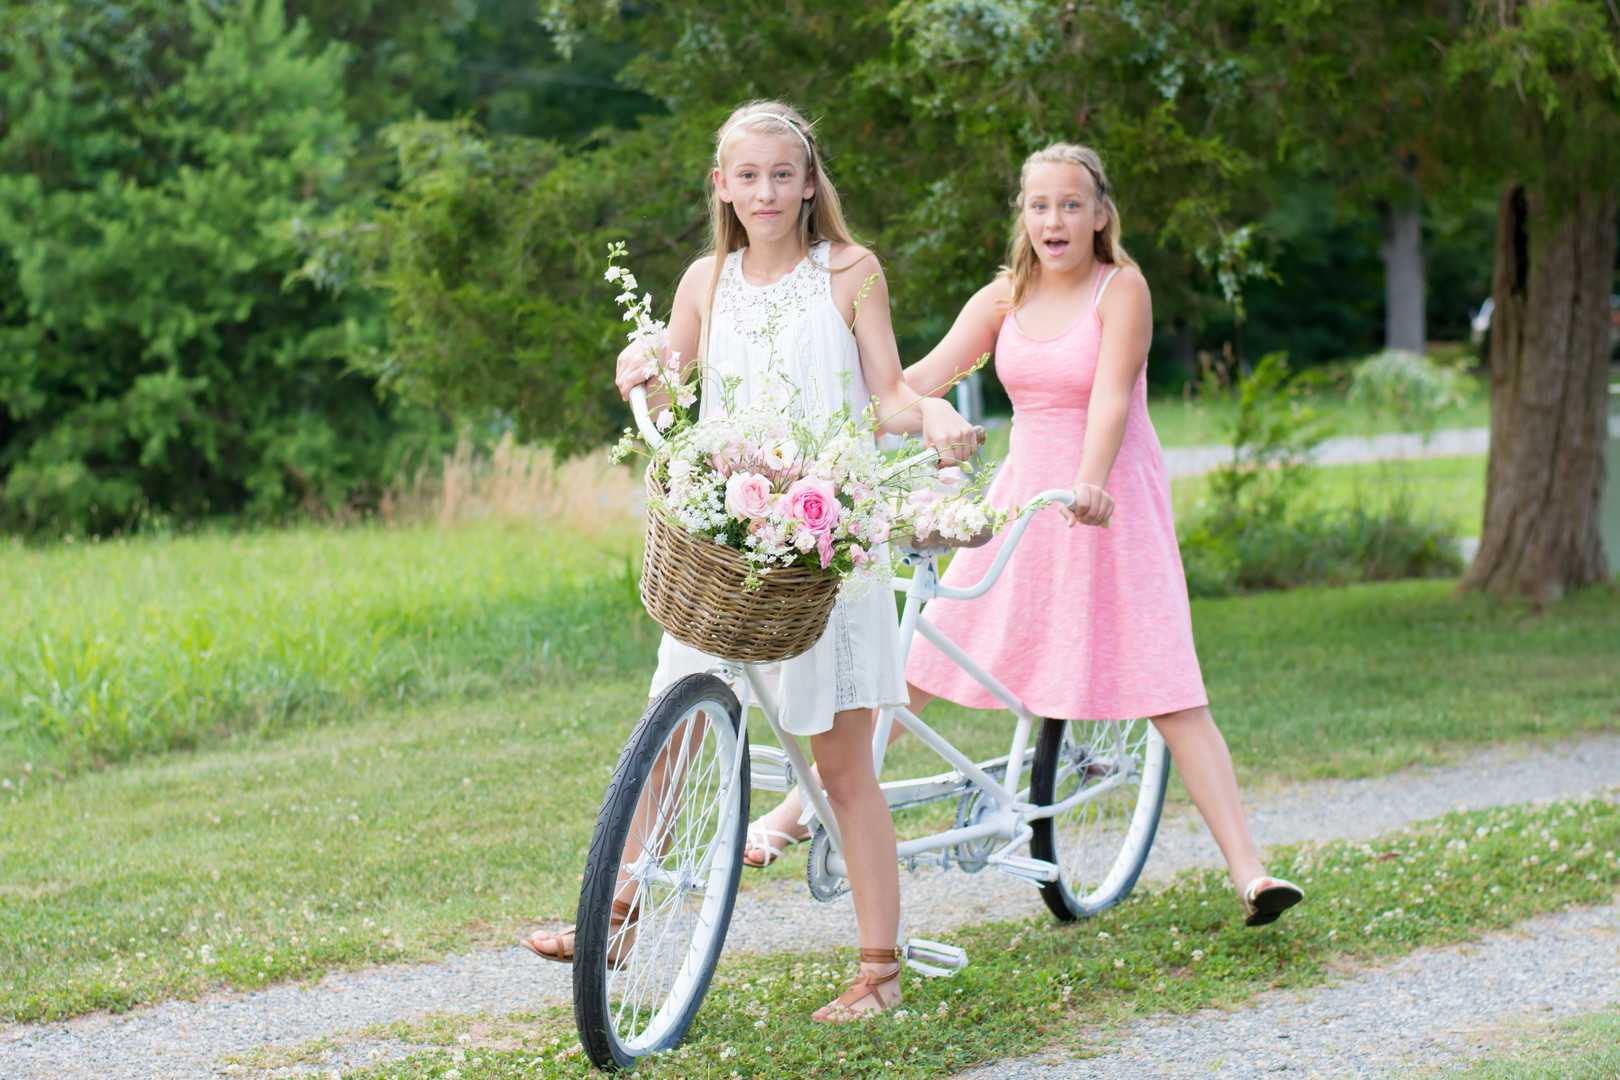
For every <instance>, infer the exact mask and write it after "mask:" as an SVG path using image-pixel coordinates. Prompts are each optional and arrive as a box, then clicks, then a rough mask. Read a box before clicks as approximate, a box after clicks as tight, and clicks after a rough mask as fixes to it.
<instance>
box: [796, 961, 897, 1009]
mask: <svg viewBox="0 0 1620 1080" xmlns="http://www.w3.org/2000/svg"><path fill="white" fill-rule="evenodd" d="M902 955H903V954H902V953H901V951H900V948H899V947H898V946H896V947H894V948H892V949H862V950H861V963H863V964H893V965H894V970H893V971H892V972H890V973H889V974H887V975H874V974H872V973H871V972H867V971H863V972H861V974H860V975H859V976H858V977H857V978H856V979H855V981H854V982H852V983H850V984H849V986H848V987H846V988H845V990H844V992H843V993H842V994H840V995H838V999H837V1000H836V1001H830V1002H828V1003H827V1004H825V1005H823V1006H822V1007H821V1008H819V1009H817V1010H816V1011H815V1012H814V1013H813V1014H812V1015H811V1017H810V1019H812V1020H815V1021H816V1022H818V1023H822V1024H845V1023H848V1022H849V1021H851V1020H860V1019H863V1018H865V1017H868V1016H876V1015H877V1014H878V1013H881V1012H888V1011H889V1010H890V1009H892V1008H895V1007H896V1006H897V1005H899V1004H900V960H901V957H902ZM891 983H892V984H894V989H895V995H894V1000H892V1001H884V1000H883V994H882V992H881V991H882V988H883V987H886V986H888V985H890V984H891ZM867 998H871V999H872V1000H873V1001H874V1002H876V1003H877V1004H876V1007H875V1008H857V1006H859V1005H860V1004H861V1002H863V1001H865V1000H866V999H867Z"/></svg>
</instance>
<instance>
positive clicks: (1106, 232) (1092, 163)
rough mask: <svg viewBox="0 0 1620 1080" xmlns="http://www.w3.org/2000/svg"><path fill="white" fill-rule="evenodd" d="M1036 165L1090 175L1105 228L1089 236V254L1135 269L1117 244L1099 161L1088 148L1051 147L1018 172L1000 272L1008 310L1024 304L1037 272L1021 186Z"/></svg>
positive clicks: (1115, 219) (1115, 213)
mask: <svg viewBox="0 0 1620 1080" xmlns="http://www.w3.org/2000/svg"><path fill="white" fill-rule="evenodd" d="M1037 165H1078V166H1080V167H1081V168H1082V169H1084V170H1086V172H1088V173H1090V174H1091V194H1092V198H1094V199H1100V200H1101V202H1102V207H1103V209H1104V210H1106V211H1107V212H1108V224H1107V225H1105V226H1103V227H1102V228H1101V229H1100V230H1098V231H1097V232H1094V233H1092V243H1091V250H1092V253H1093V254H1094V255H1096V257H1097V261H1099V262H1103V263H1113V264H1115V265H1118V266H1135V265H1136V260H1135V259H1133V258H1131V257H1130V256H1129V255H1127V254H1126V253H1125V248H1124V246H1123V245H1121V244H1120V242H1119V207H1117V206H1115V205H1114V193H1113V190H1112V189H1111V188H1110V187H1109V186H1108V174H1107V173H1106V172H1105V171H1103V163H1102V158H1101V157H1100V156H1099V155H1098V154H1097V151H1095V150H1093V149H1092V148H1091V147H1089V146H1081V145H1079V144H1078V143H1053V144H1052V145H1051V146H1048V147H1045V148H1044V149H1041V150H1037V151H1035V152H1034V153H1033V154H1031V155H1029V157H1027V158H1025V159H1024V165H1023V167H1022V168H1021V169H1019V171H1018V194H1017V196H1016V197H1014V199H1013V220H1012V237H1011V239H1010V240H1009V242H1008V244H1007V265H1006V266H1003V267H1002V268H1001V272H1002V273H1004V274H1006V275H1007V280H1008V281H1009V282H1010V283H1011V285H1012V301H1011V306H1012V307H1014V308H1016V307H1018V305H1020V304H1022V303H1023V302H1024V297H1025V296H1026V295H1027V294H1028V292H1029V287H1030V286H1031V285H1033V284H1034V282H1035V279H1036V277H1038V276H1039V275H1040V272H1041V260H1040V256H1038V255H1036V254H1035V245H1034V244H1033V243H1031V242H1030V239H1029V230H1028V229H1026V228H1024V184H1025V182H1026V181H1027V180H1028V179H1029V170H1031V169H1033V168H1034V167H1035V166H1037Z"/></svg>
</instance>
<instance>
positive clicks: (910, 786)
mask: <svg viewBox="0 0 1620 1080" xmlns="http://www.w3.org/2000/svg"><path fill="white" fill-rule="evenodd" d="M1072 498H1073V496H1072V494H1070V493H1069V492H1067V491H1048V492H1044V493H1042V494H1041V495H1040V496H1039V497H1037V499H1036V500H1034V501H1033V502H1032V503H1031V504H1030V506H1029V507H1028V508H1027V509H1026V510H1025V511H1024V513H1023V514H1022V515H1020V517H1019V519H1018V521H1017V522H1016V523H1015V524H1014V525H1013V527H1012V528H1011V530H1009V531H1008V533H1007V535H1006V538H1005V540H1004V541H1003V543H1002V546H1001V550H1000V551H998V552H997V554H996V558H995V559H994V560H993V561H992V563H991V565H990V568H989V569H988V570H987V571H986V573H985V575H984V578H983V579H982V580H981V581H979V582H978V583H977V584H975V585H973V586H971V587H969V588H952V587H950V586H947V585H944V584H942V583H941V581H940V577H939V562H938V554H939V553H938V552H933V551H923V552H915V553H909V554H907V555H906V556H905V557H904V560H905V562H906V563H907V564H908V565H911V566H912V567H914V571H913V574H912V576H911V577H910V578H900V579H897V580H896V581H895V582H894V588H895V591H896V592H899V593H902V594H904V595H905V596H906V604H905V608H904V610H903V613H902V615H901V620H900V652H901V656H902V657H904V656H906V655H908V654H909V652H910V650H911V643H912V641H913V640H914V638H915V636H916V635H917V634H919V633H920V634H922V636H923V637H924V638H926V639H927V640H928V641H930V642H931V643H933V645H934V646H935V647H936V648H938V649H939V650H940V651H941V652H943V653H944V654H945V655H946V656H947V657H949V658H950V659H951V661H952V662H953V663H955V664H956V665H957V666H958V667H960V668H961V669H962V670H963V671H964V672H966V673H967V674H968V675H970V676H971V677H972V678H973V679H974V680H975V681H976V682H978V683H979V684H980V685H981V686H983V687H984V688H985V689H986V690H987V691H988V692H989V693H990V694H992V695H993V696H994V697H995V698H996V700H998V701H1000V702H1001V703H1002V704H1004V705H1005V706H1006V707H1007V709H1008V711H1010V712H1011V713H1013V715H1014V716H1015V717H1016V723H1015V725H1014V729H1013V735H1012V741H1011V744H1010V746H1009V747H1008V750H1007V753H1006V755H1005V756H1003V757H999V758H993V759H991V760H988V761H983V762H975V761H973V760H972V759H970V758H968V757H967V756H966V755H965V754H963V753H962V752H961V751H960V750H959V749H957V748H956V746H955V745H953V744H952V743H951V742H950V740H948V739H947V738H945V737H944V736H943V735H941V734H940V733H938V732H937V731H935V730H934V729H933V728H931V727H929V726H928V725H927V724H926V723H924V722H923V721H922V719H921V718H919V717H917V716H916V715H914V714H913V713H912V712H911V710H910V709H908V708H906V707H904V706H896V707H893V708H885V709H882V710H880V711H879V714H878V720H877V726H876V730H875V731H874V733H873V738H872V759H873V765H874V768H875V771H877V772H879V773H881V771H882V768H883V758H884V751H885V750H886V748H887V746H888V741H889V732H890V730H891V728H892V725H893V723H894V722H895V721H898V722H899V723H900V724H901V726H903V727H904V728H905V729H906V730H907V731H910V732H911V733H912V734H913V735H916V736H917V738H918V739H920V740H921V741H922V742H923V743H924V744H925V745H926V746H928V747H929V748H930V749H931V750H933V751H934V753H936V754H938V755H939V756H940V757H941V758H942V759H944V761H945V762H946V763H947V764H948V765H950V766H951V769H952V771H950V772H945V773H939V774H936V775H934V776H927V777H919V778H914V779H907V780H898V781H891V782H889V783H885V784H882V785H881V787H882V789H883V792H884V795H885V797H886V798H887V800H888V803H889V805H890V807H891V808H895V807H900V806H911V805H917V804H920V803H925V802H933V801H936V800H938V799H943V798H950V797H952V796H954V795H959V794H962V793H965V792H967V791H972V790H977V791H979V792H982V793H983V795H984V796H985V797H986V798H988V799H989V800H990V802H991V804H992V806H993V807H994V809H993V810H992V811H991V812H989V813H988V814H986V816H985V819H984V820H983V821H980V822H978V823H975V824H969V825H963V826H958V827H955V828H951V829H946V830H944V831H942V832H938V833H933V834H931V835H928V836H923V837H918V838H915V839H912V840H904V841H901V842H900V843H899V844H898V845H897V854H898V855H899V857H900V858H901V859H902V860H909V861H912V862H915V861H916V860H917V858H918V857H919V856H923V855H926V854H928V853H930V852H936V851H945V850H948V849H950V848H953V847H955V846H956V845H958V844H964V843H972V842H975V841H981V840H985V839H988V838H995V839H1000V840H1003V841H1005V843H1003V844H1002V845H1001V846H1000V847H998V848H997V849H996V850H995V851H994V852H992V853H991V854H990V855H989V856H988V858H987V862H988V863H989V864H990V865H993V866H998V867H999V868H1001V869H1004V870H1007V871H1009V872H1013V873H1016V874H1018V875H1019V876H1025V877H1038V878H1041V879H1047V880H1049V879H1050V874H1049V873H1048V872H1047V871H1046V866H1045V865H1042V866H1038V867H1037V866H1035V865H1032V864H1035V863H1036V860H1032V859H1019V858H1017V857H1016V856H1014V855H1013V852H1015V851H1016V850H1017V849H1018V848H1019V847H1021V846H1022V845H1023V844H1025V843H1027V842H1028V840H1029V838H1030V835H1031V833H1032V830H1031V829H1030V826H1029V823H1030V822H1032V821H1037V820H1040V819H1042V818H1048V817H1053V816H1055V815H1058V814H1063V813H1067V812H1068V811H1069V810H1071V809H1073V808H1074V807H1076V806H1078V805H1080V804H1082V803H1085V802H1089V801H1091V800H1093V799H1097V798H1099V797H1101V796H1103V795H1106V794H1107V793H1108V792H1109V791H1111V790H1113V789H1114V788H1116V787H1120V786H1123V785H1124V784H1126V783H1128V782H1129V781H1130V779H1131V776H1130V775H1129V774H1127V773H1116V774H1115V775H1114V776H1111V777H1108V778H1106V779H1104V780H1102V781H1100V782H1098V783H1096V784H1090V785H1087V786H1085V787H1083V788H1082V789H1081V790H1079V791H1077V792H1075V793H1074V794H1073V795H1071V796H1069V797H1068V798H1066V799H1063V800H1062V801H1060V802H1057V803H1052V804H1050V805H1045V806H1035V805H1033V804H1031V803H1030V802H1029V801H1028V800H1027V795H1028V791H1027V789H1025V788H1022V787H1021V786H1020V783H1021V780H1022V775H1023V767H1024V765H1025V763H1027V762H1028V760H1029V755H1030V752H1031V751H1030V749H1029V746H1030V737H1031V734H1032V733H1033V729H1034V725H1035V722H1036V720H1038V719H1040V718H1039V717H1037V716H1035V714H1034V713H1032V712H1031V711H1030V710H1029V708H1028V707H1027V706H1026V705H1025V704H1024V703H1023V702H1022V701H1021V700H1019V698H1018V697H1017V695H1015V694H1014V693H1013V692H1012V691H1011V690H1009V689H1007V687H1006V686H1004V685H1003V684H1002V683H1001V682H1000V680H998V679H997V678H996V677H995V676H994V675H992V674H990V673H989V672H987V671H985V670H984V669H983V668H982V667H980V666H979V665H978V664H977V663H975V662H974V660H973V658H972V657H970V656H968V655H967V654H966V653H965V652H963V651H962V649H961V648H960V647H959V646H957V644H956V643H955V642H953V641H951V640H950V638H948V637H946V636H945V634H944V633H943V632H941V631H940V630H939V629H938V628H937V627H935V626H934V625H933V624H932V623H930V622H929V621H928V620H927V619H926V618H924V617H923V615H922V607H923V605H924V604H925V603H927V601H929V600H931V599H933V598H934V597H946V598H950V599H961V600H972V599H974V598H976V597H979V596H982V595H984V593H985V592H987V591H988V590H989V589H990V588H991V587H992V586H993V585H994V584H995V582H996V580H997V578H999V577H1000V575H1001V572H1002V570H1003V569H1004V568H1005V567H1006V565H1007V562H1008V560H1009V559H1010V558H1011V557H1012V553H1013V551H1014V550H1015V549H1016V547H1017V545H1018V542H1019V540H1020V539H1021V538H1022V536H1023V534H1024V530H1025V529H1026V528H1027V527H1028V525H1029V522H1030V520H1031V519H1032V518H1033V516H1034V514H1035V513H1036V512H1038V511H1039V509H1040V508H1041V507H1043V506H1045V505H1046V504H1048V503H1055V504H1062V505H1068V504H1069V502H1070V501H1071V500H1072ZM902 662H903V661H902ZM723 669H724V671H725V673H726V674H727V675H728V676H729V678H728V681H730V682H731V683H732V685H733V686H734V687H735V688H736V689H737V690H738V696H739V699H740V700H741V701H742V704H743V709H744V712H745V714H746V711H747V709H748V706H749V705H750V704H756V705H758V707H759V708H760V711H761V712H762V713H764V715H765V719H766V722H767V723H768V724H769V725H770V727H771V730H772V732H773V734H774V735H775V737H776V740H777V744H778V746H780V748H781V750H782V752H783V753H784V754H785V756H786V757H787V760H788V764H789V766H790V768H791V770H792V775H793V776H794V777H795V778H796V779H797V780H798V789H799V792H800V795H801V797H802V798H803V799H804V803H805V805H806V807H807V808H808V809H807V811H806V814H805V816H804V818H803V819H802V820H803V821H804V822H805V823H806V824H810V823H815V822H819V823H820V824H821V825H822V827H823V828H825V829H826V830H827V831H828V833H829V834H830V836H829V838H830V840H831V842H832V845H833V853H832V855H831V857H830V859H829V868H830V869H831V870H833V871H834V872H836V873H840V874H842V873H843V872H844V866H843V857H842V850H843V841H842V835H841V833H840V832H839V829H838V822H837V818H836V816H835V815H834V814H833V812H832V807H831V806H830V805H829V804H828V803H827V800H826V793H825V792H824V791H822V790H821V788H820V785H817V784H812V783H809V782H808V780H809V777H810V775H811V773H810V771H809V764H808V762H807V760H806V758H805V756H804V752H803V749H802V748H801V746H800V745H799V741H798V739H797V738H795V737H793V736H791V735H789V734H788V733H787V732H785V731H783V730H782V728H781V726H780V724H779V723H778V721H777V717H778V715H779V712H778V709H777V704H776V702H774V701H773V700H772V699H771V695H770V690H769V688H768V687H767V686H766V685H765V683H764V680H763V679H762V678H761V677H760V674H759V669H758V667H756V666H755V665H752V664H738V663H727V664H725V665H723ZM1013 762H1016V763H1017V765H1018V767H1017V768H1012V767H1010V765H1009V763H1013ZM741 767H742V762H741V760H740V751H739V761H738V762H737V768H738V769H739V770H740V769H741ZM992 770H999V771H1000V772H1001V774H1002V776H1001V778H1000V779H997V778H996V777H995V776H994V775H992ZM947 859H948V857H947ZM1014 860H1016V861H1014ZM1047 865H1049V864H1047Z"/></svg>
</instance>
